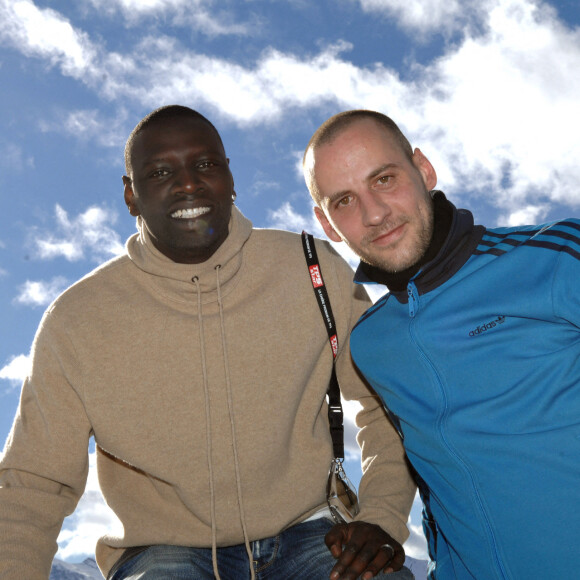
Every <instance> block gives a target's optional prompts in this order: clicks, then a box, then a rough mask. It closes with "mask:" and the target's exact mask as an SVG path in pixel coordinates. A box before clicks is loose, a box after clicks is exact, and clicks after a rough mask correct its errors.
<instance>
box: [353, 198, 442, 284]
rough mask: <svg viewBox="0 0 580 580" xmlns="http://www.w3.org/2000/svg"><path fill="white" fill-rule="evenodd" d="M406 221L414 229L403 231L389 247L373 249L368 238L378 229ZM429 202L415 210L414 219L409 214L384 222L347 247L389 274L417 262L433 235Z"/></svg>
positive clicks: (431, 208) (384, 229)
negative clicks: (359, 242) (396, 219)
mask: <svg viewBox="0 0 580 580" xmlns="http://www.w3.org/2000/svg"><path fill="white" fill-rule="evenodd" d="M404 223H407V224H409V225H408V226H407V227H413V226H415V230H414V231H412V232H407V235H406V236H405V237H404V238H403V239H401V240H399V241H397V242H396V243H395V244H393V245H392V246H391V247H389V248H385V249H382V250H381V249H377V248H374V247H373V245H372V240H374V239H376V238H377V237H378V236H380V235H381V234H382V233H385V232H388V231H392V230H393V229H395V228H397V227H399V226H401V225H402V224H404ZM433 229H434V224H433V206H432V204H430V203H428V204H425V205H424V206H423V208H422V211H420V212H419V218H416V219H415V220H413V219H411V218H409V216H403V217H402V218H400V219H399V220H398V221H397V223H394V224H393V223H388V222H387V223H385V224H383V225H381V226H380V227H379V228H377V229H376V230H374V231H373V232H372V233H371V234H368V235H366V236H365V237H364V238H363V239H362V240H361V244H360V246H359V247H356V248H355V247H353V246H352V245H350V244H348V245H349V246H350V247H351V249H352V250H353V251H354V252H355V253H356V254H358V256H359V257H360V259H361V260H362V261H363V262H366V263H367V264H370V265H371V266H374V267H376V268H379V269H381V270H383V271H385V272H388V273H389V274H396V273H397V272H401V271H403V270H407V269H408V268H411V267H412V266H414V265H415V264H417V262H419V261H420V260H421V259H422V258H423V256H424V255H425V253H426V252H427V249H428V248H429V244H430V243H431V238H432V237H433Z"/></svg>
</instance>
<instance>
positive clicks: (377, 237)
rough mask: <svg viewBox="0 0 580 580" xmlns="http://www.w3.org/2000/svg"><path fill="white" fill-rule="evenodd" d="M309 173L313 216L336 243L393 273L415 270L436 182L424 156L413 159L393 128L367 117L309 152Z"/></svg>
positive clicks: (429, 225)
mask: <svg viewBox="0 0 580 580" xmlns="http://www.w3.org/2000/svg"><path fill="white" fill-rule="evenodd" d="M305 170H306V171H307V172H310V176H311V177H312V181H313V183H314V185H315V189H316V192H315V193H314V195H315V197H316V198H317V202H318V205H319V207H317V208H315V210H314V211H315V212H316V216H317V217H318V220H319V221H320V223H321V225H322V227H323V229H324V231H325V233H326V235H327V236H328V237H329V238H330V239H331V240H333V241H335V242H338V241H341V240H342V241H345V242H346V243H347V244H348V245H349V246H350V247H351V248H352V250H353V251H354V252H355V253H356V254H358V256H359V257H360V258H361V259H362V260H363V261H365V262H367V263H369V264H372V265H373V266H377V267H379V268H381V269H383V270H385V271H387V272H400V271H402V270H405V269H407V268H410V267H411V266H413V265H414V264H416V263H417V262H418V261H419V260H420V259H421V257H422V256H423V255H424V254H425V252H426V250H427V248H428V246H429V243H430V241H431V236H432V233H433V203H432V200H431V196H430V194H429V191H430V190H431V189H433V188H434V187H435V184H436V183H437V177H436V174H435V170H434V169H433V167H432V166H431V164H430V163H429V161H428V160H427V158H426V157H425V156H424V155H423V154H422V153H421V151H419V150H418V149H416V150H415V152H414V153H413V156H412V159H409V156H408V155H407V154H405V152H404V151H403V150H402V148H401V146H400V145H399V144H398V143H397V142H396V140H395V139H394V138H393V135H392V134H391V133H390V131H389V130H388V129H386V128H385V127H383V126H381V125H379V124H378V123H377V122H376V121H374V120H372V119H368V118H363V119H358V120H356V121H353V122H352V123H351V124H350V125H348V126H347V127H346V128H344V129H343V130H341V131H340V132H339V133H338V135H337V136H335V137H334V138H333V139H331V140H330V141H329V142H327V143H324V144H321V145H319V146H318V147H317V148H315V150H314V151H311V152H310V153H309V154H308V155H307V157H306V161H305Z"/></svg>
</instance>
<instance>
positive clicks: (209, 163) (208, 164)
mask: <svg viewBox="0 0 580 580" xmlns="http://www.w3.org/2000/svg"><path fill="white" fill-rule="evenodd" d="M215 165H216V164H215V163H214V162H213V161H202V162H201V163H200V164H199V165H198V167H199V168H200V169H211V168H212V167H215Z"/></svg>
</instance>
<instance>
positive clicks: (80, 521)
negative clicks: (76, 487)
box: [56, 453, 122, 560]
mask: <svg viewBox="0 0 580 580" xmlns="http://www.w3.org/2000/svg"><path fill="white" fill-rule="evenodd" d="M111 533H112V534H122V525H121V523H120V521H119V519H118V518H117V516H116V515H115V514H114V513H113V511H112V510H111V509H110V508H109V507H108V506H107V504H106V503H105V500H104V499H103V496H102V494H101V490H100V487H99V482H98V477H97V467H96V456H95V453H91V454H90V455H89V476H88V479H87V486H86V488H85V493H84V494H83V496H82V497H81V499H80V501H79V503H78V505H77V508H76V510H75V512H74V513H73V515H71V516H70V517H68V518H67V519H66V520H65V521H64V525H63V529H62V530H61V532H60V535H59V536H58V545H59V549H58V552H57V554H56V557H57V558H60V559H62V560H67V559H78V558H79V557H87V556H90V557H94V550H95V544H96V543H97V540H98V539H99V538H100V537H101V536H103V535H105V534H111Z"/></svg>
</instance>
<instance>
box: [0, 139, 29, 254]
mask: <svg viewBox="0 0 580 580" xmlns="http://www.w3.org/2000/svg"><path fill="white" fill-rule="evenodd" d="M0 168H1V169H2V171H3V173H4V174H5V173H6V172H8V171H10V172H17V173H19V172H21V171H23V170H25V169H29V168H34V158H33V157H32V155H27V154H26V153H25V152H24V151H23V150H22V147H20V146H19V145H16V144H15V143H5V144H3V145H1V146H0ZM1 247H2V244H1V243H0V248H1Z"/></svg>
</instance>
